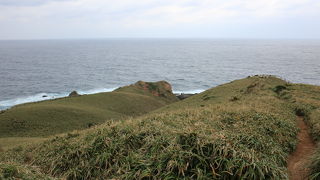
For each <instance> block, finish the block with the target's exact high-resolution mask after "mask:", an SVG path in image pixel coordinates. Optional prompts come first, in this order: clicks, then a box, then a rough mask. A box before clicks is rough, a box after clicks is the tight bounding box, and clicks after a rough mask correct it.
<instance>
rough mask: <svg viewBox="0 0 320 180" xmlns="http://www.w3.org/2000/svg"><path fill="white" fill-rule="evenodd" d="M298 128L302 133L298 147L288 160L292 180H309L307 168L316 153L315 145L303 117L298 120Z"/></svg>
mask: <svg viewBox="0 0 320 180" xmlns="http://www.w3.org/2000/svg"><path fill="white" fill-rule="evenodd" d="M297 123H298V127H299V128H300V132H299V134H298V140H299V142H298V145H297V148H296V150H295V152H293V153H292V154H291V155H290V156H289V158H288V170H289V179H290V180H304V179H307V178H306V177H307V175H308V169H307V168H306V165H305V164H306V162H308V158H309V157H310V156H311V155H312V153H313V152H314V151H315V148H316V147H315V144H314V142H313V140H312V138H311V136H310V135H309V132H308V127H307V125H306V124H305V122H304V121H303V117H298V118H297Z"/></svg>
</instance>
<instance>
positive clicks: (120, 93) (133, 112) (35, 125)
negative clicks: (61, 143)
mask: <svg viewBox="0 0 320 180" xmlns="http://www.w3.org/2000/svg"><path fill="white" fill-rule="evenodd" d="M144 83H146V82H144ZM146 84H152V85H154V86H155V90H159V91H160V89H161V88H163V87H162V86H163V85H164V84H165V83H164V82H157V83H146ZM161 90H162V89H161ZM166 95H167V97H164V96H155V95H153V94H152V91H150V90H144V89H142V88H140V87H139V86H137V85H131V86H127V87H124V88H121V89H118V90H116V91H114V92H107V93H99V94H93V95H83V96H77V97H67V98H60V99H55V100H48V101H41V102H36V103H28V104H22V105H18V106H15V107H13V108H11V109H9V110H7V111H4V112H2V113H1V114H0V137H15V136H22V137H26V136H28V137H38V136H48V135H53V134H58V133H63V132H68V131H71V130H75V129H84V128H88V127H90V126H92V125H97V124H101V123H103V122H106V121H107V120H118V119H123V118H127V117H129V116H137V115H141V114H144V113H147V112H150V111H152V110H155V109H157V108H159V107H161V106H164V105H166V104H169V103H172V102H175V101H177V99H176V97H175V96H174V95H173V94H172V91H171V87H169V89H167V94H166Z"/></svg>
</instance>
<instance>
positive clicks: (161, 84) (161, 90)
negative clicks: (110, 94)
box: [115, 81, 178, 101]
mask: <svg viewBox="0 0 320 180" xmlns="http://www.w3.org/2000/svg"><path fill="white" fill-rule="evenodd" d="M133 89H136V90H143V91H145V92H148V93H150V94H152V95H153V96H158V97H162V98H164V99H167V100H169V101H177V100H178V98H177V97H176V96H175V95H174V94H173V93H172V87H171V85H170V84H169V83H168V82H167V81H158V82H145V81H138V82H136V83H134V84H131V85H129V86H124V87H120V88H118V89H116V90H115V91H118V92H120V91H123V92H125V91H127V92H128V91H132V90H133Z"/></svg>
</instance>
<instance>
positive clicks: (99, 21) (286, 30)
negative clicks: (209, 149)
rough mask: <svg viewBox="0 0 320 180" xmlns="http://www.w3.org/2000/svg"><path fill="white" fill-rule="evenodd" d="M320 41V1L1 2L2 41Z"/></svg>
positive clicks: (7, 0) (131, 0)
mask: <svg viewBox="0 0 320 180" xmlns="http://www.w3.org/2000/svg"><path fill="white" fill-rule="evenodd" d="M127 37H128V38H131V37H132V38H135V37H156V38H320V0H0V39H56V38H58V39H61V38H127Z"/></svg>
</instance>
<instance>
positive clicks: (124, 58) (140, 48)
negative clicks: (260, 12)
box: [0, 39, 320, 109]
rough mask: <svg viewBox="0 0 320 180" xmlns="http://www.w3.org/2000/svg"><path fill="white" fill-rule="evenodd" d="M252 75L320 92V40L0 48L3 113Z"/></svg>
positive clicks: (186, 88)
mask: <svg viewBox="0 0 320 180" xmlns="http://www.w3.org/2000/svg"><path fill="white" fill-rule="evenodd" d="M255 74H271V75H276V76H279V77H281V78H283V79H286V80H288V81H290V82H294V83H307V84H315V85H320V40H254V39H251V40H246V39H88V40H21V41H20V40H12V41H0V109H6V108H9V107H11V106H13V105H16V104H21V103H26V102H33V101H41V100H46V99H53V98H59V97H64V96H67V95H68V94H69V93H70V92H71V91H73V90H76V91H78V92H79V93H80V94H92V93H98V92H108V91H112V90H113V89H115V88H118V87H120V86H124V85H129V84H132V83H134V82H136V81H138V80H143V81H160V80H165V81H168V82H169V83H171V84H172V86H173V91H174V92H175V93H199V92H202V91H204V90H206V89H208V88H211V87H214V86H217V85H219V84H223V83H226V82H229V81H232V80H235V79H240V78H245V77H247V76H250V75H255Z"/></svg>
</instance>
